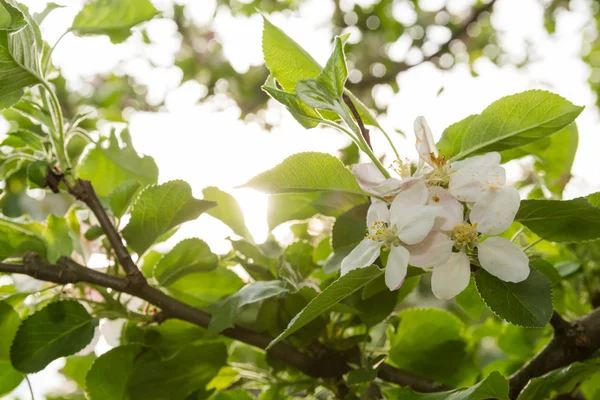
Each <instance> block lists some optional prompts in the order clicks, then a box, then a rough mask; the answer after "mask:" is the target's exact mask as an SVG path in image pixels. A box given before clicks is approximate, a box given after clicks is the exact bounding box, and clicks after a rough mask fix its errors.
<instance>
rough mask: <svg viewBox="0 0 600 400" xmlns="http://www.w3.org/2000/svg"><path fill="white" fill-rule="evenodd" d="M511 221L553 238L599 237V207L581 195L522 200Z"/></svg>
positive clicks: (576, 239)
mask: <svg viewBox="0 0 600 400" xmlns="http://www.w3.org/2000/svg"><path fill="white" fill-rule="evenodd" d="M515 221H518V222H520V223H522V224H523V225H525V226H526V227H527V228H529V229H530V230H531V231H533V232H534V233H535V234H536V235H538V236H539V237H541V238H544V239H546V240H549V241H553V242H567V243H570V242H581V241H585V240H596V239H600V208H597V207H594V206H593V205H592V204H591V203H590V202H589V201H588V199H586V198H585V197H579V198H577V199H573V200H562V201H561V200H522V201H521V206H520V208H519V212H518V213H517V215H516V217H515Z"/></svg>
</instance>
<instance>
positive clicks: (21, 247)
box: [0, 220, 46, 260]
mask: <svg viewBox="0 0 600 400" xmlns="http://www.w3.org/2000/svg"><path fill="white" fill-rule="evenodd" d="M0 243H2V246H0V260H4V259H6V258H9V257H21V256H23V255H24V254H25V252H27V251H33V252H35V253H37V254H39V255H40V256H41V257H45V256H46V245H45V244H44V242H43V241H42V239H41V237H40V236H39V235H36V234H34V233H33V232H30V231H28V230H27V229H26V228H25V227H22V226H19V225H17V224H9V223H8V221H1V220H0Z"/></svg>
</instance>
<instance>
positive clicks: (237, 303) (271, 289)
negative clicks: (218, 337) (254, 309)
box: [208, 281, 288, 333]
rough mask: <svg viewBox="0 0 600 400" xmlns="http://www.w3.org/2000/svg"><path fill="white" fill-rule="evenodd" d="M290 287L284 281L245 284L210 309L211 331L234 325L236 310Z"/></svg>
mask: <svg viewBox="0 0 600 400" xmlns="http://www.w3.org/2000/svg"><path fill="white" fill-rule="evenodd" d="M287 291H288V289H287V288H286V287H285V283H284V282H282V281H258V282H252V283H250V284H249V285H246V286H244V287H243V288H242V289H241V290H239V291H238V292H236V293H235V294H232V295H231V296H229V297H227V298H226V299H225V300H223V301H222V302H220V303H217V304H215V305H213V306H212V307H211V309H210V311H211V314H212V318H211V320H210V324H209V325H208V331H209V332H210V333H219V332H222V331H224V330H225V329H227V328H231V327H232V326H233V319H234V317H235V315H236V312H238V311H239V309H240V308H241V307H243V306H245V305H246V304H252V303H256V302H259V301H262V300H265V299H268V298H270V297H274V296H279V295H280V294H283V293H287Z"/></svg>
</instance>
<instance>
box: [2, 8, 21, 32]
mask: <svg viewBox="0 0 600 400" xmlns="http://www.w3.org/2000/svg"><path fill="white" fill-rule="evenodd" d="M26 25H27V21H25V17H24V16H23V14H22V13H21V12H20V11H19V10H18V9H17V8H15V7H13V6H12V4H10V3H9V2H8V1H5V0H0V30H4V31H9V32H14V31H18V30H19V29H22V28H24V27H25V26H26Z"/></svg>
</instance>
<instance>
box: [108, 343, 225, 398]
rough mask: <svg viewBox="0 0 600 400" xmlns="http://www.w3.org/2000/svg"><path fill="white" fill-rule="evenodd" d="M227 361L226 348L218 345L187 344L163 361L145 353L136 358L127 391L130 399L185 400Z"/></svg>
mask: <svg viewBox="0 0 600 400" xmlns="http://www.w3.org/2000/svg"><path fill="white" fill-rule="evenodd" d="M226 362H227V348H226V347H225V345H224V344H223V343H221V342H214V343H203V344H198V345H188V346H185V347H184V348H182V349H181V351H180V352H179V353H177V355H176V356H175V357H172V358H169V359H166V360H164V359H161V358H160V356H159V354H158V353H156V352H153V351H151V352H147V353H145V354H142V355H141V356H139V357H138V358H137V359H136V361H135V364H134V366H133V370H132V371H131V376H130V378H129V382H128V384H127V391H128V393H129V397H130V399H131V400H164V399H184V398H186V396H188V395H189V394H190V393H192V392H193V391H195V390H198V389H201V388H204V387H205V386H206V384H207V383H208V382H210V381H211V380H212V379H213V378H214V377H215V376H216V375H217V374H218V373H219V370H220V369H221V367H223V366H224V365H225V363H226ZM108 398H114V397H108Z"/></svg>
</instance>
